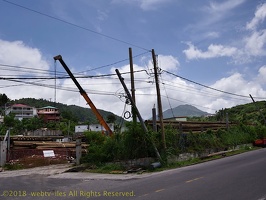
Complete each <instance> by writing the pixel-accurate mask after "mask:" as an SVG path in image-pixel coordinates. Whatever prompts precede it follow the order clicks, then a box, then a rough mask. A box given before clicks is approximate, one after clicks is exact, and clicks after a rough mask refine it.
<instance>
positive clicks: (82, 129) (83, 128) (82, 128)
mask: <svg viewBox="0 0 266 200" xmlns="http://www.w3.org/2000/svg"><path fill="white" fill-rule="evenodd" d="M107 125H108V126H109V127H110V129H111V130H112V131H114V124H113V123H108V124H107ZM85 131H100V132H102V131H106V130H105V128H104V127H103V126H102V125H101V124H90V125H78V126H75V133H84V132H85Z"/></svg>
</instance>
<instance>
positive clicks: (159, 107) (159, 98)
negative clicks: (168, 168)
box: [152, 49, 166, 149]
mask: <svg viewBox="0 0 266 200" xmlns="http://www.w3.org/2000/svg"><path fill="white" fill-rule="evenodd" d="M152 60H153V65H154V76H155V84H156V91H157V103H158V111H159V121H160V126H161V134H162V144H163V148H164V149H166V143H165V133H164V124H163V109H162V100H161V92H160V86H159V79H158V73H157V70H158V67H157V60H156V55H155V52H154V49H152Z"/></svg>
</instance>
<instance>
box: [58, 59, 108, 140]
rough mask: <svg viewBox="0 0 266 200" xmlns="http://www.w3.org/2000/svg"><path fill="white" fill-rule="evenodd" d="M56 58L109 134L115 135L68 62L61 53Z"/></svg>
mask: <svg viewBox="0 0 266 200" xmlns="http://www.w3.org/2000/svg"><path fill="white" fill-rule="evenodd" d="M54 60H55V61H56V60H58V61H59V62H60V63H61V65H62V66H63V67H64V69H65V70H66V72H67V73H68V75H69V76H70V78H71V79H72V81H73V82H74V83H75V85H76V86H77V88H78V89H79V92H80V94H81V95H82V96H83V98H84V99H85V100H86V102H87V103H88V104H89V106H90V107H91V110H92V112H93V113H94V114H95V115H96V117H97V119H98V120H99V122H100V124H101V125H102V126H103V127H104V128H105V130H106V131H107V132H108V134H109V135H111V136H112V135H113V131H112V130H111V129H110V127H109V126H108V124H107V123H106V122H105V120H104V119H103V117H102V115H101V114H100V113H99V111H98V109H97V108H96V107H95V105H94V104H93V102H92V101H91V99H90V98H89V96H88V95H87V93H86V92H85V90H84V89H83V88H82V87H81V85H80V84H79V82H78V81H77V79H76V78H75V77H74V75H73V74H72V72H71V71H70V69H69V68H68V66H67V65H66V63H65V62H64V60H63V58H62V56H61V55H58V56H55V57H54Z"/></svg>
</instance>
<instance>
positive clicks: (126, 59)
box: [79, 51, 150, 73]
mask: <svg viewBox="0 0 266 200" xmlns="http://www.w3.org/2000/svg"><path fill="white" fill-rule="evenodd" d="M148 52H150V51H145V52H144V53H140V54H138V55H135V56H133V58H136V57H139V56H142V55H144V54H146V53H148ZM128 60H129V59H128V58H125V59H123V60H120V61H116V62H114V63H111V64H107V65H103V66H100V67H96V68H92V69H89V70H85V71H81V72H79V73H84V72H89V71H94V70H97V69H102V68H105V67H110V66H113V65H116V64H119V63H122V62H125V61H128Z"/></svg>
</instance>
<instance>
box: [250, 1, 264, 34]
mask: <svg viewBox="0 0 266 200" xmlns="http://www.w3.org/2000/svg"><path fill="white" fill-rule="evenodd" d="M265 17H266V3H264V4H261V5H259V6H258V7H257V10H256V12H255V16H254V18H253V19H252V20H251V21H250V22H248V23H247V25H246V29H248V30H255V29H256V28H257V26H258V25H259V23H262V22H263V21H264V19H265Z"/></svg>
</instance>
